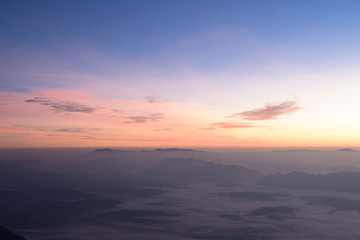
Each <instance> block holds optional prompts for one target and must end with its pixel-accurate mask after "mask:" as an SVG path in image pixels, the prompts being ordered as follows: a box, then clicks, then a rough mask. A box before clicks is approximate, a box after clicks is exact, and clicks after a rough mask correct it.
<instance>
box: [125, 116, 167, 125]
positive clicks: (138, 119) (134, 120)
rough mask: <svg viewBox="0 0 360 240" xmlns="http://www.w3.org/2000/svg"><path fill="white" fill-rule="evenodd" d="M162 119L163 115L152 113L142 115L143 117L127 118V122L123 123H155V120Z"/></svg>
mask: <svg viewBox="0 0 360 240" xmlns="http://www.w3.org/2000/svg"><path fill="white" fill-rule="evenodd" d="M161 118H164V116H163V114H161V113H153V114H150V115H144V116H131V117H127V119H128V120H129V121H125V122H123V123H125V124H128V123H146V122H156V121H157V120H159V119H161Z"/></svg>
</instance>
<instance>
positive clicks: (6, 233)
mask: <svg viewBox="0 0 360 240" xmlns="http://www.w3.org/2000/svg"><path fill="white" fill-rule="evenodd" d="M0 239H1V240H26V239H25V238H24V237H22V236H20V235H18V234H15V233H13V232H11V231H10V230H8V229H6V228H4V227H2V226H0Z"/></svg>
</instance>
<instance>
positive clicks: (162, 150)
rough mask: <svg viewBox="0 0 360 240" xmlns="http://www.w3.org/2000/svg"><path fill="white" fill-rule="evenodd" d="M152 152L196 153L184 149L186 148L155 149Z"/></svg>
mask: <svg viewBox="0 0 360 240" xmlns="http://www.w3.org/2000/svg"><path fill="white" fill-rule="evenodd" d="M154 151H156V152H167V151H181V152H184V151H185V152H189V151H190V152H198V151H196V150H193V149H186V148H157V149H155V150H154Z"/></svg>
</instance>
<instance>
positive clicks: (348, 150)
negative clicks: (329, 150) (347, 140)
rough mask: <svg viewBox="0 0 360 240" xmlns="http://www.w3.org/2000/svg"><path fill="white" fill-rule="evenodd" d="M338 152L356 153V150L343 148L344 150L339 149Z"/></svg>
mask: <svg viewBox="0 0 360 240" xmlns="http://www.w3.org/2000/svg"><path fill="white" fill-rule="evenodd" d="M336 151H339V152H356V150H354V149H351V148H342V149H338V150H336Z"/></svg>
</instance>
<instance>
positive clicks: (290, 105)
mask: <svg viewBox="0 0 360 240" xmlns="http://www.w3.org/2000/svg"><path fill="white" fill-rule="evenodd" d="M300 109H301V107H299V106H298V105H297V103H296V102H295V101H285V102H281V103H276V104H266V105H265V107H263V108H255V109H254V110H250V111H245V112H241V113H235V114H232V115H230V116H228V118H241V119H245V120H249V121H261V120H272V119H277V118H278V117H280V116H282V115H287V114H290V113H293V112H296V111H298V110H300Z"/></svg>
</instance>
